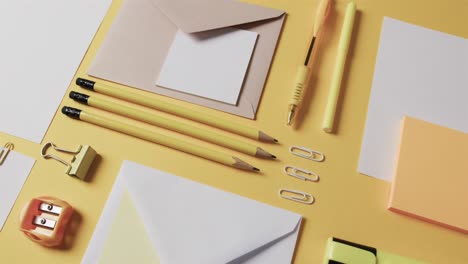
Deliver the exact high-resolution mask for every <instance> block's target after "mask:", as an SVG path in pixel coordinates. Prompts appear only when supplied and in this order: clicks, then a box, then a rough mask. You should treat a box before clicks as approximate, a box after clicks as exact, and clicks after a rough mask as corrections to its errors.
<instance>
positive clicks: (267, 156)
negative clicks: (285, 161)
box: [255, 148, 276, 159]
mask: <svg viewBox="0 0 468 264" xmlns="http://www.w3.org/2000/svg"><path fill="white" fill-rule="evenodd" d="M255 156H256V157H258V158H262V159H276V156H275V155H273V154H271V153H269V152H267V151H266V150H264V149H262V148H257V152H256V153H255Z"/></svg>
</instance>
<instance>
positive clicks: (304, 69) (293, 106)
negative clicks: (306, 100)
mask: <svg viewBox="0 0 468 264" xmlns="http://www.w3.org/2000/svg"><path fill="white" fill-rule="evenodd" d="M330 7H331V0H322V1H321V2H320V4H319V6H318V8H317V13H316V16H315V22H314V31H313V36H312V41H311V43H310V46H309V50H308V51H307V56H306V59H305V62H304V65H301V66H299V68H298V69H297V74H296V79H295V82H294V90H293V94H292V97H291V99H290V100H289V108H288V110H289V111H288V125H291V124H292V122H293V120H294V117H295V115H296V113H297V110H298V107H299V105H300V104H301V101H302V97H303V94H304V89H305V88H306V86H307V79H308V78H309V72H310V68H309V66H308V65H309V60H310V57H311V55H312V51H313V49H314V45H315V40H316V38H317V36H318V34H319V32H320V30H321V29H322V27H323V25H324V24H325V21H326V18H327V16H328V13H329V11H330Z"/></svg>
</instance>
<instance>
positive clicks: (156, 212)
mask: <svg viewBox="0 0 468 264" xmlns="http://www.w3.org/2000/svg"><path fill="white" fill-rule="evenodd" d="M124 193H128V194H129V196H130V197H131V200H132V201H133V203H134V205H135V208H136V211H137V212H138V214H139V216H140V217H141V221H142V224H143V226H144V228H145V230H146V233H147V235H148V238H149V240H150V241H151V245H152V246H153V249H154V250H155V251H156V252H157V255H158V256H159V260H160V263H162V264H185V263H187V264H188V263H203V264H210V263H213V264H219V263H259V264H264V263H269V264H275V263H278V264H285V263H291V261H292V257H293V254H294V248H295V245H296V240H297V236H298V233H299V229H300V225H301V221H302V217H301V216H300V215H298V214H294V213H291V212H288V211H286V210H283V209H279V208H275V207H273V206H270V205H266V204H262V203H260V202H257V201H254V200H250V199H247V198H244V197H241V196H238V195H235V194H232V193H228V192H224V191H221V190H218V189H215V188H212V187H209V186H206V185H203V184H200V183H196V182H193V181H190V180H186V179H184V178H181V177H177V176H173V175H170V174H168V173H165V172H161V171H157V170H154V169H152V168H148V167H145V166H142V165H139V164H136V163H133V162H129V161H124V163H123V165H122V168H121V170H120V174H119V176H118V177H117V180H116V182H115V184H114V188H113V190H112V192H111V194H110V196H109V198H108V201H107V204H106V206H105V208H104V211H103V213H102V215H101V219H100V220H99V223H98V224H97V226H96V231H95V232H94V234H93V237H92V239H91V241H90V243H89V246H88V249H87V251H86V253H85V256H84V258H83V260H82V263H98V262H99V261H98V260H99V257H100V254H101V251H102V250H103V248H104V244H105V243H106V239H107V236H108V235H109V230H110V226H111V225H112V221H113V218H114V216H115V215H116V212H117V209H118V208H119V204H120V202H121V200H122V197H123V195H124ZM125 228H128V229H130V230H131V229H132V228H133V227H132V226H131V225H127V226H125ZM121 241H125V237H122V240H121ZM129 241H131V240H129ZM135 247H138V245H135V244H132V245H129V246H128V247H127V248H128V249H129V250H132V248H135ZM115 254H122V252H119V251H115Z"/></svg>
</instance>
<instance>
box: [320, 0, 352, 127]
mask: <svg viewBox="0 0 468 264" xmlns="http://www.w3.org/2000/svg"><path fill="white" fill-rule="evenodd" d="M355 14H356V4H355V3H354V2H353V1H351V2H349V3H348V5H347V7H346V15H345V18H344V22H343V29H342V30H341V36H340V42H339V44H338V52H337V54H336V62H335V63H336V64H335V69H334V71H333V77H332V81H331V86H330V94H329V95H328V102H327V107H326V108H325V118H324V120H323V125H322V128H323V131H325V132H327V133H332V132H333V125H334V123H335V113H336V107H337V104H338V98H339V96H340V88H341V80H342V78H343V72H344V67H345V64H346V56H347V55H348V49H349V42H350V41H351V35H352V33H353V25H354V16H355Z"/></svg>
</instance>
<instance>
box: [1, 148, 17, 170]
mask: <svg viewBox="0 0 468 264" xmlns="http://www.w3.org/2000/svg"><path fill="white" fill-rule="evenodd" d="M14 147H15V145H13V143H11V142H7V143H6V144H5V146H4V147H3V149H2V151H0V165H2V164H3V162H5V159H6V157H7V156H8V154H9V153H10V151H12V150H13V148H14Z"/></svg>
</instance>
